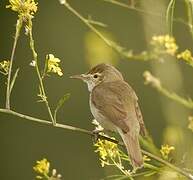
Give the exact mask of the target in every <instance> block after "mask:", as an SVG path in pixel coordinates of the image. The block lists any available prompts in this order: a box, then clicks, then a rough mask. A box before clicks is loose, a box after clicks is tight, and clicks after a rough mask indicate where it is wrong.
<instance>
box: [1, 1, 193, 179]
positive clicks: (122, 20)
mask: <svg viewBox="0 0 193 180" xmlns="http://www.w3.org/2000/svg"><path fill="white" fill-rule="evenodd" d="M123 2H125V3H128V1H123ZM69 3H70V4H71V5H72V7H74V8H75V9H76V10H78V11H79V12H80V13H81V14H82V15H83V16H84V17H88V15H91V16H92V18H93V19H95V20H98V21H101V22H103V23H105V24H107V25H108V27H106V28H99V29H100V30H101V31H104V34H105V35H106V36H107V37H109V38H111V39H113V40H115V41H116V42H118V43H119V44H121V45H122V46H124V47H126V48H127V49H133V50H134V52H141V51H143V50H146V49H147V48H148V45H147V44H148V43H149V41H150V39H151V37H152V36H153V35H159V34H165V33H167V29H166V26H165V18H164V13H165V11H166V7H167V4H168V1H167V0H165V1H164V0H162V1H154V0H141V1H136V3H137V6H139V7H140V8H142V9H145V10H146V11H151V12H153V13H156V14H160V15H161V17H160V16H156V15H155V16H154V15H148V14H143V13H139V12H137V11H135V10H127V9H124V8H121V7H117V6H115V5H112V4H109V3H107V2H103V1H102V0H81V1H77V0H70V1H69ZM7 4H8V1H1V3H0V27H1V28H0V30H1V31H0V59H1V60H4V59H9V58H10V54H11V49H12V44H13V36H14V33H15V24H16V19H17V14H16V13H14V12H13V11H11V10H10V9H6V8H5V6H6V5H7ZM175 17H180V18H183V19H185V20H186V19H187V15H186V9H185V5H184V2H183V1H182V0H177V1H176V8H175ZM33 31H34V39H35V46H36V49H37V52H38V59H39V61H40V62H41V63H42V64H43V61H44V60H45V56H46V54H49V53H52V54H54V55H55V56H56V57H58V58H60V59H61V61H62V62H61V67H62V69H63V72H64V76H62V77H57V76H56V75H53V76H51V77H49V78H47V79H46V81H45V84H46V85H45V86H46V90H47V93H48V100H49V102H50V104H51V107H52V109H53V108H54V107H55V105H56V103H57V101H58V99H59V98H60V97H61V96H62V95H63V94H65V93H70V94H71V97H70V99H69V100H68V101H66V103H65V104H64V106H63V108H62V109H61V110H60V111H59V114H58V119H59V122H60V123H63V124H69V125H73V126H76V127H81V128H85V129H89V130H92V129H93V125H92V124H91V120H92V119H93V117H92V115H91V113H90V109H89V104H88V97H89V94H88V91H87V87H86V85H85V84H83V83H82V82H79V81H75V80H71V79H69V76H70V75H72V74H78V73H82V72H85V71H87V70H88V69H89V68H90V66H91V65H92V64H94V63H96V60H97V59H98V60H100V61H103V62H106V60H107V61H108V60H109V61H110V62H111V60H112V62H113V63H114V64H115V65H116V66H117V68H118V69H119V70H120V71H121V72H122V73H123V75H124V77H125V79H126V81H127V82H129V83H130V85H131V86H132V87H133V88H134V89H135V91H136V93H137V95H138V97H139V103H140V106H141V109H142V113H143V116H144V121H145V124H146V126H147V129H148V131H149V132H150V134H151V136H152V137H153V140H154V142H155V144H156V145H157V146H158V147H160V145H161V144H163V143H165V142H167V143H169V144H171V145H174V146H175V147H176V151H175V156H176V157H175V159H176V161H179V162H180V163H181V160H182V158H185V160H187V159H188V161H185V162H186V165H190V164H192V163H191V162H192V161H193V158H192V157H193V154H192V152H193V148H192V146H193V141H192V137H193V134H192V132H191V131H190V130H189V129H187V125H188V120H187V118H188V115H191V112H190V111H189V110H187V109H186V108H184V107H183V106H182V105H179V104H177V103H175V102H171V101H170V100H168V99H167V98H166V97H163V96H162V95H160V94H159V93H157V92H156V91H155V90H154V89H152V88H151V87H149V86H145V85H144V83H143V77H142V74H143V72H144V71H145V70H151V71H152V72H153V73H154V74H156V75H157V76H159V78H160V79H161V81H162V83H163V84H164V86H166V87H167V88H168V89H170V90H172V91H176V92H177V93H179V94H181V95H184V96H185V97H191V96H192V97H193V93H192V89H193V83H192V69H191V67H189V66H187V65H185V64H184V63H181V62H176V60H174V59H166V60H165V62H164V63H160V62H156V61H154V62H139V61H129V60H127V59H124V58H122V57H120V56H119V55H117V54H115V53H113V52H112V51H111V50H110V49H109V48H107V47H106V46H105V45H104V44H103V43H102V42H101V41H100V40H99V39H98V38H97V37H96V36H95V35H94V34H93V33H92V32H90V30H89V29H88V28H87V27H86V26H85V25H84V24H83V23H82V22H80V20H79V19H78V18H77V17H75V16H74V15H73V14H72V13H71V12H69V11H68V10H67V9H66V8H65V7H64V6H61V5H60V4H59V1H58V0H54V1H39V2H38V12H37V13H36V15H35V18H34V19H33ZM174 36H175V37H176V40H177V44H178V45H179V46H180V48H181V49H182V50H183V49H186V48H189V49H192V47H193V43H192V38H191V35H190V33H189V29H188V27H187V26H185V25H184V24H183V23H179V22H174ZM100 47H101V48H100ZM95 48H96V49H95ZM31 61H32V54H31V50H30V48H29V41H28V37H27V36H26V35H24V30H22V33H21V36H20V38H19V41H18V46H17V49H16V54H15V59H14V67H13V68H14V70H15V69H16V68H17V67H20V72H19V76H18V79H17V82H16V84H15V87H14V91H13V93H12V96H11V101H12V103H11V104H12V109H13V110H15V111H18V112H21V113H23V114H28V115H31V116H34V117H40V118H42V119H48V118H49V117H48V115H47V110H46V108H45V105H44V104H43V103H38V102H37V100H38V97H37V94H38V82H37V76H36V73H35V70H34V69H33V67H31V66H29V63H30V62H31ZM5 81H6V77H4V76H2V75H1V76H0V95H1V96H0V106H1V107H2V108H3V107H4V106H5V91H6V84H5ZM44 157H46V158H47V159H48V160H49V161H50V162H51V167H52V168H56V169H57V170H58V172H59V173H61V174H62V175H63V179H65V180H98V179H100V178H102V177H105V176H107V175H110V174H113V173H114V169H113V168H109V167H107V168H106V169H105V168H102V167H101V166H100V162H99V159H98V155H97V154H96V153H95V152H94V147H93V142H92V139H91V138H90V137H89V136H87V135H84V134H80V133H78V132H72V131H68V130H62V129H58V128H57V129H56V128H53V127H50V126H46V125H42V124H39V123H33V122H29V121H27V120H24V119H20V118H18V117H15V116H11V115H6V114H0V179H2V180H12V179H15V180H16V179H17V180H26V179H34V177H35V173H34V172H33V169H32V167H33V166H34V165H35V162H36V160H40V159H42V158H44ZM152 179H153V178H152ZM155 179H157V178H155ZM160 179H161V177H160Z"/></svg>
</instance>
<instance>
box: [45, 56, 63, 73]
mask: <svg viewBox="0 0 193 180" xmlns="http://www.w3.org/2000/svg"><path fill="white" fill-rule="evenodd" d="M46 60H47V73H50V72H52V73H56V74H58V75H59V76H62V75H63V72H62V70H61V68H60V67H59V63H60V59H59V58H56V57H54V55H53V54H48V55H47V56H46Z"/></svg>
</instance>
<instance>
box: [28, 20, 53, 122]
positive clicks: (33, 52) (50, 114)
mask: <svg viewBox="0 0 193 180" xmlns="http://www.w3.org/2000/svg"><path fill="white" fill-rule="evenodd" d="M29 21H30V22H29V24H30V26H29V27H30V28H29V38H30V48H31V50H32V54H33V58H34V61H35V63H36V65H35V69H36V73H37V76H38V80H39V85H40V90H41V92H42V95H43V101H44V102H45V105H46V107H47V110H48V114H49V116H50V119H51V121H52V124H53V125H54V126H55V125H56V121H55V120H54V118H53V115H52V111H51V108H50V106H49V103H48V100H47V97H46V92H45V88H44V84H43V80H42V77H41V75H40V70H39V66H38V58H37V53H36V51H35V45H34V39H33V34H32V22H31V20H29Z"/></svg>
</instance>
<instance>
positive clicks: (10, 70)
mask: <svg viewBox="0 0 193 180" xmlns="http://www.w3.org/2000/svg"><path fill="white" fill-rule="evenodd" d="M22 24H23V20H22V18H19V19H18V20H17V24H16V31H15V36H14V42H13V48H12V52H11V58H10V64H9V71H8V77H7V91H6V105H5V107H6V109H10V95H11V91H10V84H11V73H12V66H13V59H14V55H15V49H16V46H17V41H18V38H19V34H20V30H21V27H22Z"/></svg>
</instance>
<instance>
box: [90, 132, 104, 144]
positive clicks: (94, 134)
mask: <svg viewBox="0 0 193 180" xmlns="http://www.w3.org/2000/svg"><path fill="white" fill-rule="evenodd" d="M102 132H104V130H99V129H94V130H93V131H92V134H93V142H94V143H96V142H97V141H98V139H99V136H100V133H102Z"/></svg>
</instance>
